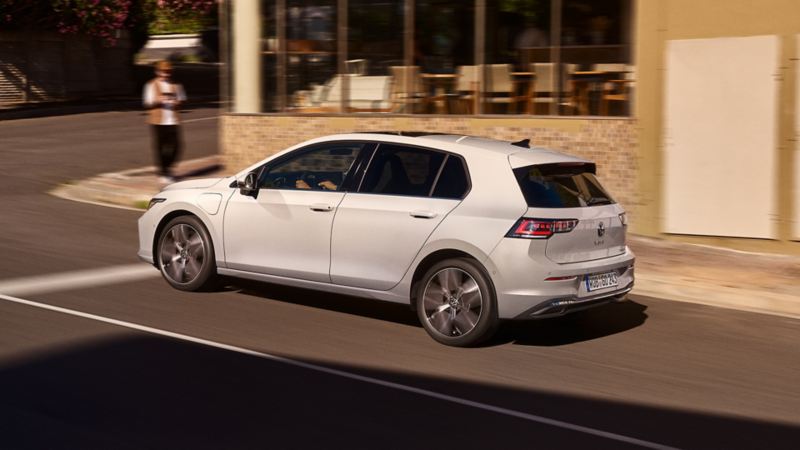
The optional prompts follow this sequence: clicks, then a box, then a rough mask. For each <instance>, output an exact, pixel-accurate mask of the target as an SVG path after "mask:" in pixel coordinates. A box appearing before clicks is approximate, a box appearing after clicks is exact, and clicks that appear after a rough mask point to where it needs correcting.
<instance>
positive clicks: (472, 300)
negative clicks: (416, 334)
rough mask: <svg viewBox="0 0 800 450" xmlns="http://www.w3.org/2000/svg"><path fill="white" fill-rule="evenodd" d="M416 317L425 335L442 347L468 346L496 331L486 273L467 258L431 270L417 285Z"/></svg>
mask: <svg viewBox="0 0 800 450" xmlns="http://www.w3.org/2000/svg"><path fill="white" fill-rule="evenodd" d="M416 298H417V315H418V316H419V319H420V321H421V322H422V326H423V327H424V328H425V331H427V332H428V334H429V335H430V336H431V337H432V338H434V339H435V340H437V341H438V342H441V343H442V344H445V345H451V346H455V347H468V346H471V345H476V344H479V343H480V342H483V341H485V340H486V339H488V338H490V337H491V336H492V334H494V331H495V330H496V329H497V324H498V318H497V301H496V299H495V292H494V287H493V286H492V283H491V280H490V279H489V277H488V275H486V272H485V270H484V269H483V267H481V266H480V265H479V264H478V263H476V262H475V261H473V260H470V259H467V258H454V259H447V260H444V261H441V262H439V263H437V264H435V265H434V266H433V267H431V268H430V269H429V270H428V271H427V272H426V273H425V276H424V277H423V278H422V280H421V282H420V283H419V291H418V292H417V296H416Z"/></svg>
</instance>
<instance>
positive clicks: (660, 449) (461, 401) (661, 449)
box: [0, 294, 676, 450]
mask: <svg viewBox="0 0 800 450" xmlns="http://www.w3.org/2000/svg"><path fill="white" fill-rule="evenodd" d="M0 300H6V301H9V302H13V303H19V304H22V305H27V306H32V307H35V308H41V309H46V310H49V311H55V312H59V313H63V314H69V315H71V316H77V317H82V318H84V319H90V320H96V321H98V322H104V323H108V324H111V325H117V326H120V327H125V328H130V329H132V330H137V331H143V332H145V333H151V334H156V335H159V336H166V337H169V338H173V339H179V340H182V341H187V342H192V343H195V344H200V345H205V346H208V347H214V348H218V349H222V350H228V351H232V352H236V353H241V354H244V355H250V356H255V357H257V358H263V359H267V360H270V361H276V362H281V363H284V364H288V365H291V366H295V367H302V368H304V369H308V370H313V371H316V372H322V373H327V374H330V375H336V376H339V377H343V378H348V379H351V380H357V381H362V382H364V383H369V384H374V385H378V386H383V387H386V388H390V389H397V390H400V391H404V392H410V393H413V394H417V395H422V396H425V397H430V398H435V399H438V400H442V401H446V402H450V403H455V404H458V405H462V406H469V407H472V408H477V409H480V410H483V411H489V412H493V413H496V414H502V415H505V416H509V417H515V418H518V419H522V420H527V421H530V422H536V423H540V424H544V425H549V426H553V427H557V428H563V429H566V430H570V431H576V432H579V433H584V434H589V435H592V436H598V437H601V438H605V439H610V440H614V441H617V442H624V443H626V444H633V445H638V446H640V447H644V448H651V449H657V450H676V449H675V447H670V446H667V445H662V444H658V443H655V442H650V441H645V440H642V439H637V438H633V437H630V436H625V435H621V434H617V433H611V432H608V431H603V430H598V429H596V428H590V427H585V426H582V425H576V424H573V423H569V422H564V421H561V420H555V419H549V418H547V417H542V416H537V415H535V414H528V413H524V412H521V411H516V410H513V409H507V408H502V407H499V406H494V405H489V404H486V403H480V402H476V401H473V400H467V399H465V398H461V397H455V396H452V395H447V394H442V393H439V392H435V391H430V390H427V389H422V388H417V387H414V386H408V385H405V384H400V383H395V382H392V381H386V380H381V379H379V378H372V377H368V376H364V375H358V374H355V373H351V372H346V371H343V370H337V369H331V368H329V367H325V366H320V365H316V364H311V363H307V362H303V361H297V360H294V359H289V358H285V357H282V356H275V355H271V354H269V353H262V352H258V351H255V350H249V349H246V348H243V347H236V346H234V345H228V344H223V343H220V342H214V341H210V340H207V339H202V338H197V337H193V336H187V335H185V334H180V333H174V332H172V331H166V330H162V329H159V328H153V327H148V326H146V325H139V324H136V323H131V322H125V321H122V320H116V319H111V318H108V317H103V316H98V315H95V314H89V313H85V312H81V311H76V310H73V309H67V308H61V307H59V306H53V305H48V304H45V303H38V302H33V301H30V300H25V299H22V298H16V297H10V296H8V295H3V294H0Z"/></svg>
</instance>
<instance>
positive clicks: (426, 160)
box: [359, 144, 445, 197]
mask: <svg viewBox="0 0 800 450" xmlns="http://www.w3.org/2000/svg"><path fill="white" fill-rule="evenodd" d="M444 159H445V155H444V154H442V153H440V152H435V151H431V150H425V149H420V148H415V147H406V146H403V145H394V144H380V146H379V147H378V149H377V150H376V151H375V154H374V156H373V157H372V161H371V162H370V164H369V168H368V169H367V173H366V174H365V175H364V180H363V182H362V183H361V189H359V192H368V193H374V194H388V195H409V196H416V197H428V196H429V195H430V193H431V188H432V187H433V183H434V181H436V177H437V175H438V174H439V170H440V169H441V167H442V163H443V162H444Z"/></svg>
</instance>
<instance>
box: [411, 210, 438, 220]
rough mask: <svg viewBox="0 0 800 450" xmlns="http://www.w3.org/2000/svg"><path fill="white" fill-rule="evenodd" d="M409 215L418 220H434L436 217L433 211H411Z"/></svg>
mask: <svg viewBox="0 0 800 450" xmlns="http://www.w3.org/2000/svg"><path fill="white" fill-rule="evenodd" d="M408 214H409V215H411V217H415V218H417V219H433V218H434V217H436V213H435V212H432V211H411V212H410V213H408Z"/></svg>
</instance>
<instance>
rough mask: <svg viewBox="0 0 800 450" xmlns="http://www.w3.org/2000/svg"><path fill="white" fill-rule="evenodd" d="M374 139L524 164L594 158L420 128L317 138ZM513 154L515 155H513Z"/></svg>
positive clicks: (575, 161)
mask: <svg viewBox="0 0 800 450" xmlns="http://www.w3.org/2000/svg"><path fill="white" fill-rule="evenodd" d="M349 139H354V140H364V139H366V140H370V141H372V140H374V141H378V142H392V143H397V144H408V145H418V146H422V147H432V148H437V149H442V150H446V151H452V152H455V153H459V154H462V155H464V156H467V157H468V156H469V154H470V153H474V152H481V153H483V154H485V153H486V152H490V153H493V154H497V155H498V156H500V157H503V158H508V159H509V161H510V162H511V166H512V167H514V168H516V167H522V166H526V165H532V164H549V163H563V162H569V163H590V162H591V161H588V160H585V159H583V158H578V157H575V156H572V155H567V154H565V153H560V152H557V151H555V150H551V149H548V148H544V147H531V148H525V145H527V142H524V141H520V142H517V143H512V142H509V141H501V140H498V139H491V138H484V137H477V136H469V135H459V134H443V133H433V132H420V131H387V132H360V133H351V134H337V135H331V136H325V137H323V138H319V139H315V141H318V142H324V141H334V140H349ZM512 155H513V156H512Z"/></svg>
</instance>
